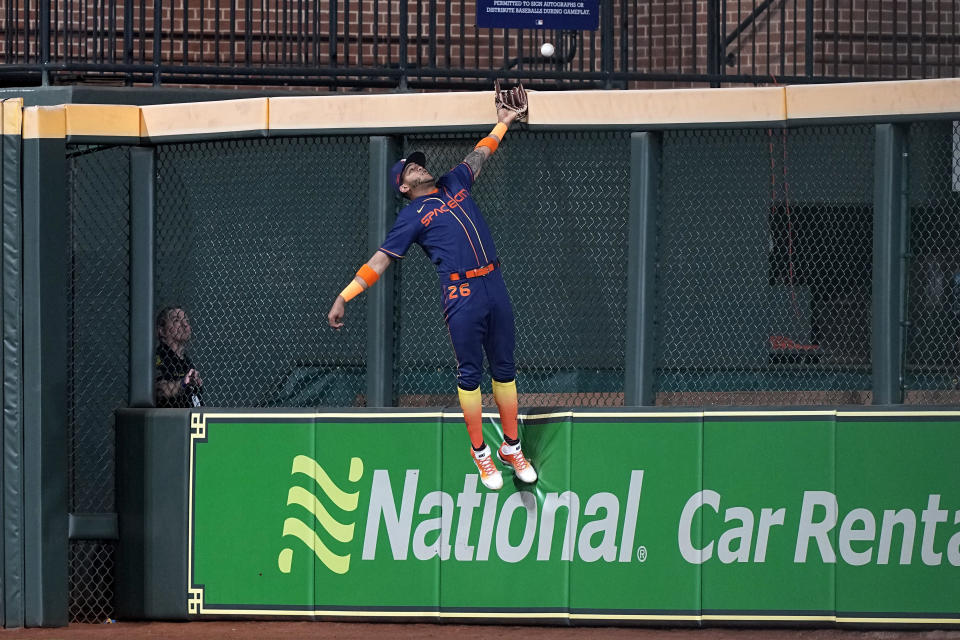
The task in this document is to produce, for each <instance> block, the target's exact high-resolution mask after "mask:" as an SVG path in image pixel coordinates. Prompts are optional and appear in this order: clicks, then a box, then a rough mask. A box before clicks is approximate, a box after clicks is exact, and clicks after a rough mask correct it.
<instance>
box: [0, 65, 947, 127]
mask: <svg viewBox="0 0 960 640" xmlns="http://www.w3.org/2000/svg"><path fill="white" fill-rule="evenodd" d="M528 95H529V99H530V116H529V125H530V126H531V127H534V128H536V127H574V128H576V127H581V126H592V127H636V128H637V129H640V130H642V129H644V128H647V127H670V126H698V125H702V126H711V125H736V124H737V123H752V124H756V123H771V124H773V123H783V122H790V121H791V120H796V121H805V122H806V121H811V120H813V121H816V120H820V119H835V118H858V117H867V118H880V119H882V118H883V117H884V116H890V117H891V118H898V119H903V118H904V117H909V116H911V115H917V116H921V115H923V116H926V115H937V114H942V115H944V116H949V115H950V114H960V79H958V78H944V79H936V80H904V81H891V82H867V83H850V84H830V85H798V86H790V87H763V88H729V89H727V88H724V89H664V90H644V91H530V92H528ZM30 109H37V107H30ZM43 109H53V110H57V109H59V110H60V111H59V114H60V116H55V115H54V114H53V112H35V115H33V116H30V118H31V120H30V124H29V125H28V124H27V123H26V120H25V121H24V126H23V133H24V137H25V138H28V137H57V135H58V134H59V135H60V136H61V137H62V136H63V135H71V136H103V137H107V138H109V137H136V136H139V137H141V138H144V139H146V140H153V139H163V138H171V137H182V136H196V137H197V138H202V137H203V136H213V135H216V134H232V133H244V132H264V131H273V132H276V133H283V132H284V131H298V132H301V131H306V132H309V131H315V132H316V133H318V134H322V133H324V132H325V131H343V130H350V131H363V130H364V129H371V130H391V131H392V130H396V131H403V130H405V129H424V128H434V129H437V130H443V129H449V128H451V127H457V128H461V127H478V128H482V127H485V126H493V124H494V123H495V122H496V113H495V112H494V108H493V92H492V91H478V92H460V93H456V92H455V93H410V94H369V95H367V94H365V95H329V96H307V97H293V96H284V97H276V98H247V99H240V100H218V101H211V102H191V103H181V104H165V105H150V106H144V107H135V106H125V105H68V106H67V108H66V122H65V124H57V122H55V120H56V119H57V118H58V117H60V118H62V117H63V113H64V110H63V109H64V108H63V107H62V106H61V107H43ZM134 119H136V120H137V124H136V126H134V124H133V122H134ZM5 120H6V118H5ZM12 126H13V124H11V127H12ZM5 127H6V122H5Z"/></svg>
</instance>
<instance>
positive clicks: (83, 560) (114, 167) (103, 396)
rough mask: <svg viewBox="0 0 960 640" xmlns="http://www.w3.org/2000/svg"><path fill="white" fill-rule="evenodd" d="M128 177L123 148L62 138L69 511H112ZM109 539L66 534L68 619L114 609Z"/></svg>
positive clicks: (125, 388) (93, 618)
mask: <svg viewBox="0 0 960 640" xmlns="http://www.w3.org/2000/svg"><path fill="white" fill-rule="evenodd" d="M129 180H130V164H129V149H128V148H125V147H104V146H70V147H68V149H67V194H68V197H67V203H68V212H67V213H68V216H69V220H70V265H71V272H70V292H69V300H70V313H69V323H70V332H69V341H70V342H69V350H68V354H69V372H68V377H67V390H68V404H67V406H68V433H69V438H70V444H69V447H68V456H69V458H68V464H69V478H70V485H69V487H70V496H69V508H70V512H71V513H80V514H94V513H112V512H114V511H115V486H114V443H115V434H114V418H113V413H114V410H115V409H117V408H119V407H124V406H127V401H128V398H129V355H128V351H129V335H130V331H129V317H130V276H129V273H130V197H129ZM113 547H114V543H113V541H79V540H73V541H71V543H70V617H71V619H72V620H74V621H78V622H80V621H82V622H103V621H104V620H105V619H107V618H110V617H111V615H112V612H113V601H112V600H113V594H112V590H113V561H112V558H113Z"/></svg>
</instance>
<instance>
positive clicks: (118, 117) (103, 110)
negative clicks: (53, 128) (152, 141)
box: [65, 104, 140, 138]
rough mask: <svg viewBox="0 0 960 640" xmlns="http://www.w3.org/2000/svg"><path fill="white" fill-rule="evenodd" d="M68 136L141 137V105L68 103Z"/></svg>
mask: <svg viewBox="0 0 960 640" xmlns="http://www.w3.org/2000/svg"><path fill="white" fill-rule="evenodd" d="M65 107H66V133H67V135H68V136H117V137H124V138H139V137H140V107H137V106H135V105H121V104H68V105H65Z"/></svg>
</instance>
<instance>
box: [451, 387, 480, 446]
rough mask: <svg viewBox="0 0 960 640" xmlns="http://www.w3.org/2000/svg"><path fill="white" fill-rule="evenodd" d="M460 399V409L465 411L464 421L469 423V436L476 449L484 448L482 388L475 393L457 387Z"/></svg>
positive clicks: (475, 390) (474, 391)
mask: <svg viewBox="0 0 960 640" xmlns="http://www.w3.org/2000/svg"><path fill="white" fill-rule="evenodd" d="M457 395H458V396H459V397H460V409H462V410H463V421H464V422H466V423H467V434H468V435H469V436H470V444H471V446H473V448H474V449H481V448H483V400H482V398H481V396H480V387H477V388H476V389H474V390H473V391H466V390H465V389H461V388H460V387H457Z"/></svg>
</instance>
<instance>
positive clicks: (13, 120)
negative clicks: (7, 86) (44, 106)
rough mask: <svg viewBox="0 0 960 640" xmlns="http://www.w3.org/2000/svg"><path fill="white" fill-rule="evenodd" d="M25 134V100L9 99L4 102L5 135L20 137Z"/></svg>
mask: <svg viewBox="0 0 960 640" xmlns="http://www.w3.org/2000/svg"><path fill="white" fill-rule="evenodd" d="M22 134H23V98H9V99H7V100H4V101H3V135H5V136H19V135H22Z"/></svg>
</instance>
